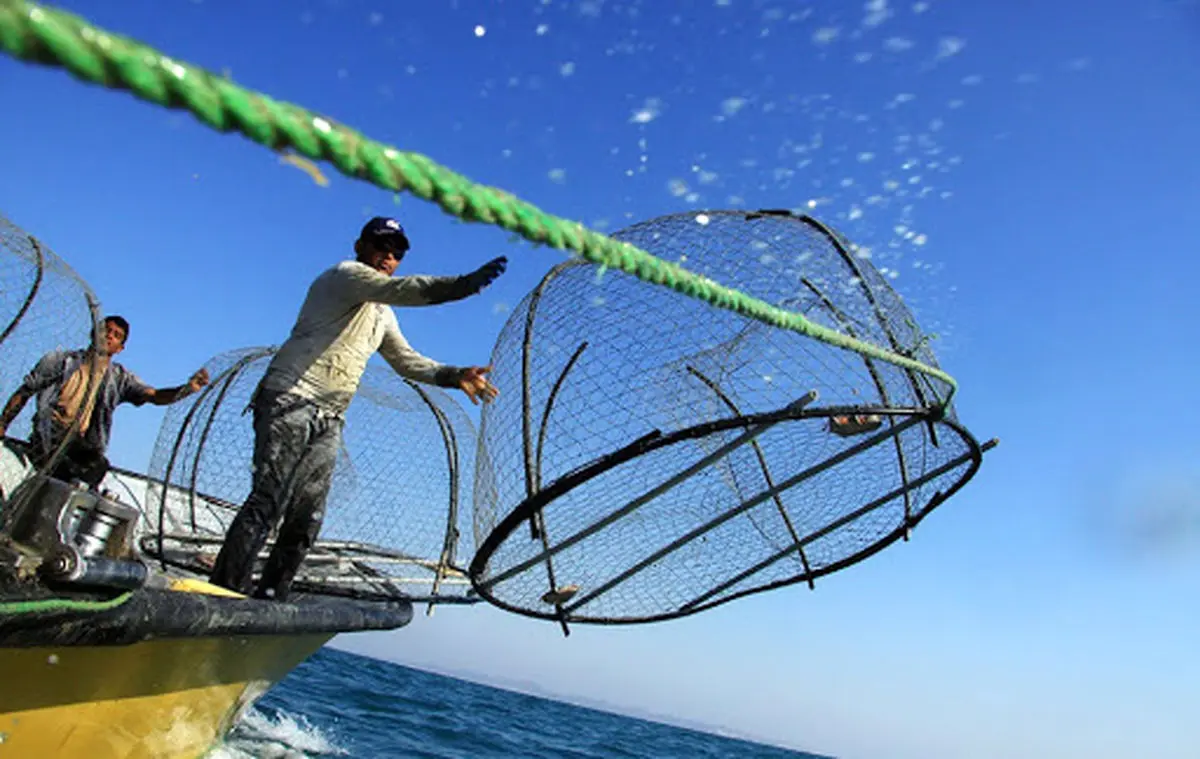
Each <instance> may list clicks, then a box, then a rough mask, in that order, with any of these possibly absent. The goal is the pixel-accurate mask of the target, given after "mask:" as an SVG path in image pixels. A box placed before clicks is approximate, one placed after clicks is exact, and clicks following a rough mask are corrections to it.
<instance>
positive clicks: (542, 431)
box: [534, 340, 588, 490]
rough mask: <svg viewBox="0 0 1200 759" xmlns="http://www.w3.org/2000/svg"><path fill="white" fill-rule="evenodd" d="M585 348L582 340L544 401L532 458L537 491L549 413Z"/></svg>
mask: <svg viewBox="0 0 1200 759" xmlns="http://www.w3.org/2000/svg"><path fill="white" fill-rule="evenodd" d="M587 347H588V342H587V340H584V341H583V342H582V343H580V344H579V347H578V348H576V349H575V352H574V353H572V354H571V358H569V359H568V360H567V365H566V366H565V367H563V370H562V372H561V373H559V375H558V379H557V380H555V382H554V387H552V388H550V397H548V398H547V399H546V410H545V411H544V412H542V424H541V426H540V427H539V428H538V439H537V451H536V453H535V458H534V476H535V478H536V479H535V480H534V485H535V486H536V488H537V489H538V490H541V488H542V449H543V448H544V447H545V445H546V430H547V428H548V427H549V426H550V411H551V410H552V409H553V408H554V401H555V399H556V398H557V397H558V391H559V390H560V389H561V388H562V385H563V381H564V380H566V378H567V375H568V374H569V373H570V372H571V369H572V367H574V366H575V362H576V361H578V360H579V357H580V356H581V355H583V351H584V350H585V349H586V348H587Z"/></svg>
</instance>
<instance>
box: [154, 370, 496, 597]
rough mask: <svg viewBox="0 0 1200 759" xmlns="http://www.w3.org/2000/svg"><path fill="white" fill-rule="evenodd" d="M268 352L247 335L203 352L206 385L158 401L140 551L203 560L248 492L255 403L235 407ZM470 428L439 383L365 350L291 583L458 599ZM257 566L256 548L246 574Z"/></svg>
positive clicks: (362, 593) (179, 563)
mask: <svg viewBox="0 0 1200 759" xmlns="http://www.w3.org/2000/svg"><path fill="white" fill-rule="evenodd" d="M272 355H273V349H271V348H248V349H244V350H240V351H233V352H230V353H226V354H223V355H220V356H217V357H215V358H213V359H212V360H211V361H210V362H209V363H208V364H207V367H206V368H207V369H208V370H209V374H210V375H211V377H212V380H211V382H210V384H209V386H208V387H206V388H205V389H204V391H202V392H201V393H198V394H197V395H196V396H194V397H193V398H191V399H188V400H186V401H183V402H180V403H177V404H174V405H172V406H170V407H169V410H168V412H167V415H166V417H165V419H164V420H163V424H162V427H161V429H160V432H159V436H158V440H157V442H156V444H155V448H154V452H153V456H152V459H151V463H150V477H151V480H152V482H153V483H154V484H152V486H151V488H150V490H149V493H148V496H147V498H146V519H147V525H146V530H145V532H144V535H145V537H144V538H143V540H142V548H143V550H145V551H146V552H147V553H148V554H150V555H152V556H155V557H158V558H159V559H160V560H162V561H164V562H166V563H168V564H171V565H174V566H175V567H177V568H183V569H189V570H192V571H195V572H197V573H201V574H204V573H206V572H207V568H208V566H209V565H210V562H211V560H212V559H214V558H215V557H216V554H217V551H218V550H219V549H220V544H221V541H222V539H223V537H224V535H225V531H226V529H227V528H228V526H229V523H230V521H231V520H232V519H233V517H234V515H235V514H236V511H237V509H238V508H239V507H240V506H241V504H242V503H243V502H244V500H245V498H246V497H247V496H248V495H249V493H250V487H251V463H252V458H253V450H254V430H253V412H246V413H243V412H244V411H246V408H247V405H248V403H249V401H250V397H251V395H252V394H253V392H254V389H255V387H256V386H257V384H258V382H259V380H260V379H261V378H262V375H263V373H264V372H265V370H266V368H267V365H268V363H269V362H270V359H271V356H272ZM475 440H476V433H475V429H474V426H473V425H472V423H471V421H470V419H469V418H468V417H467V416H466V414H465V413H464V412H463V410H462V408H461V407H460V406H459V405H458V404H456V403H455V402H454V401H452V400H451V399H450V398H449V396H447V395H446V394H445V393H444V392H442V391H441V390H440V389H438V388H436V387H431V386H427V385H418V384H415V383H410V382H408V381H406V380H403V379H401V378H400V377H398V376H396V375H395V373H394V372H392V370H391V369H390V368H388V367H384V366H379V365H376V364H375V363H374V362H372V363H370V364H368V367H367V371H366V372H365V374H364V375H363V378H362V383H361V385H360V387H359V390H358V393H357V395H356V396H355V398H354V400H353V402H352V403H351V404H350V407H349V408H348V409H347V411H346V424H345V428H344V432H343V445H342V450H341V452H340V454H339V457H338V463H337V467H336V469H335V472H334V477H333V484H332V487H331V488H330V492H329V498H328V501H327V504H326V509H325V521H324V526H323V527H322V530H321V534H320V538H319V539H318V541H317V543H316V545H315V546H314V548H313V550H312V551H311V552H310V553H309V556H308V558H307V559H306V561H305V563H304V565H303V567H302V568H301V570H300V574H299V575H298V577H297V580H296V583H295V585H294V587H295V588H296V590H298V591H300V592H304V591H308V592H319V593H324V594H341V595H348V596H353V597H359V598H378V597H386V598H390V597H396V596H397V595H399V594H403V595H404V596H407V597H409V598H412V599H434V598H436V599H437V601H438V602H456V601H458V602H461V601H464V600H467V599H468V596H469V591H470V584H469V582H468V580H467V579H466V576H465V573H464V571H465V564H466V562H467V561H468V560H469V559H470V556H471V552H472V550H473V545H474V542H473V540H472V533H471V526H470V509H469V503H467V502H466V499H467V498H468V497H469V494H470V492H471V491H470V484H471V478H472V474H473V472H474V468H475V463H474V456H475ZM162 483H167V485H166V486H165V487H164V486H163V484H162ZM164 504H165V508H164ZM273 542H274V541H273V539H272V540H271V541H270V542H268V545H267V548H266V549H265V550H264V551H263V553H262V554H261V555H260V559H263V560H265V558H266V554H267V551H269V550H270V546H271V545H272V544H273ZM260 569H261V561H260V563H259V565H258V567H257V568H256V575H257V573H258V571H259V570H260Z"/></svg>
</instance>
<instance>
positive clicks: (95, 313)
mask: <svg viewBox="0 0 1200 759" xmlns="http://www.w3.org/2000/svg"><path fill="white" fill-rule="evenodd" d="M80 283H81V284H82V283H83V281H82V280H80ZM83 287H84V298H85V299H86V300H87V304H88V311H89V312H90V313H91V315H92V345H91V347H92V348H95V347H96V346H98V345H100V340H101V338H102V335H101V333H100V324H101V321H100V301H99V300H97V299H96V296H95V295H93V294H92V291H91V290H90V289H88V288H87V285H86V284H83ZM87 361H88V356H87V353H85V354H84V364H83V365H82V366H81V367H80V368H84V367H88V368H89V371H88V373H87V386H86V387H85V388H84V391H83V402H82V403H81V404H80V406H79V407H80V408H81V409H83V408H88V407H89V406H91V407H92V408H95V400H96V395H97V394H98V393H99V392H100V386H101V385H103V384H104V377H105V376H106V375H107V374H108V370H107V368H106V369H105V371H103V372H99V373H97V372H96V371H95V366H94V365H89V364H88V363H87ZM82 425H83V414H75V418H74V419H72V420H71V424H70V426H68V427H67V431H66V434H64V435H63V438H62V440H60V441H59V443H58V445H57V446H55V448H54V451H53V452H52V453H51V454H50V455H49V456H48V457H46V460H45V461H44V462H43V463H42V466H41V467H39V468H37V469H36V471H37V473H38V474H39V475H43V476H44V475H47V474H49V473H50V472H52V471H54V467H56V466H58V462H59V461H61V460H62V458H63V456H65V455H66V452H67V448H68V447H70V445H71V443H73V442H74V441H75V440H76V438H77V437H78V435H79V428H80V427H81V426H82ZM29 494H30V495H32V491H29Z"/></svg>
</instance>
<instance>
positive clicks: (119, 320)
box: [104, 314, 129, 345]
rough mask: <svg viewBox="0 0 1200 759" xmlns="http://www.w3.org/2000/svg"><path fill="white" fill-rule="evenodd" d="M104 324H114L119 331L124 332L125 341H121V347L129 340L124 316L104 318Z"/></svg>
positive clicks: (127, 324)
mask: <svg viewBox="0 0 1200 759" xmlns="http://www.w3.org/2000/svg"><path fill="white" fill-rule="evenodd" d="M104 323H105V324H115V325H117V326H118V327H120V328H121V329H123V330H125V339H124V340H122V341H121V345H124V344H125V343H126V342H127V341H128V340H129V322H127V321H125V317H124V316H117V315H116V314H112V315H111V316H106V317H104Z"/></svg>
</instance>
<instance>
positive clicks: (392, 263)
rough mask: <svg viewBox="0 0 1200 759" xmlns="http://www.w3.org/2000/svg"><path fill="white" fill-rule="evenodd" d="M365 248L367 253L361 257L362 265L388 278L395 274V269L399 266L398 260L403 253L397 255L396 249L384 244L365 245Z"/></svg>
mask: <svg viewBox="0 0 1200 759" xmlns="http://www.w3.org/2000/svg"><path fill="white" fill-rule="evenodd" d="M366 248H367V252H366V255H365V256H363V263H365V264H366V265H367V266H370V267H371V268H372V269H374V270H375V271H377V272H380V273H381V274H386V275H387V276H389V277H390V276H392V274H394V273H395V272H396V267H397V266H399V265H400V259H401V258H403V256H404V254H403V253H398V252H397V250H396V248H394V247H393V246H391V245H387V244H386V243H377V242H376V243H367V244H366Z"/></svg>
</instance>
